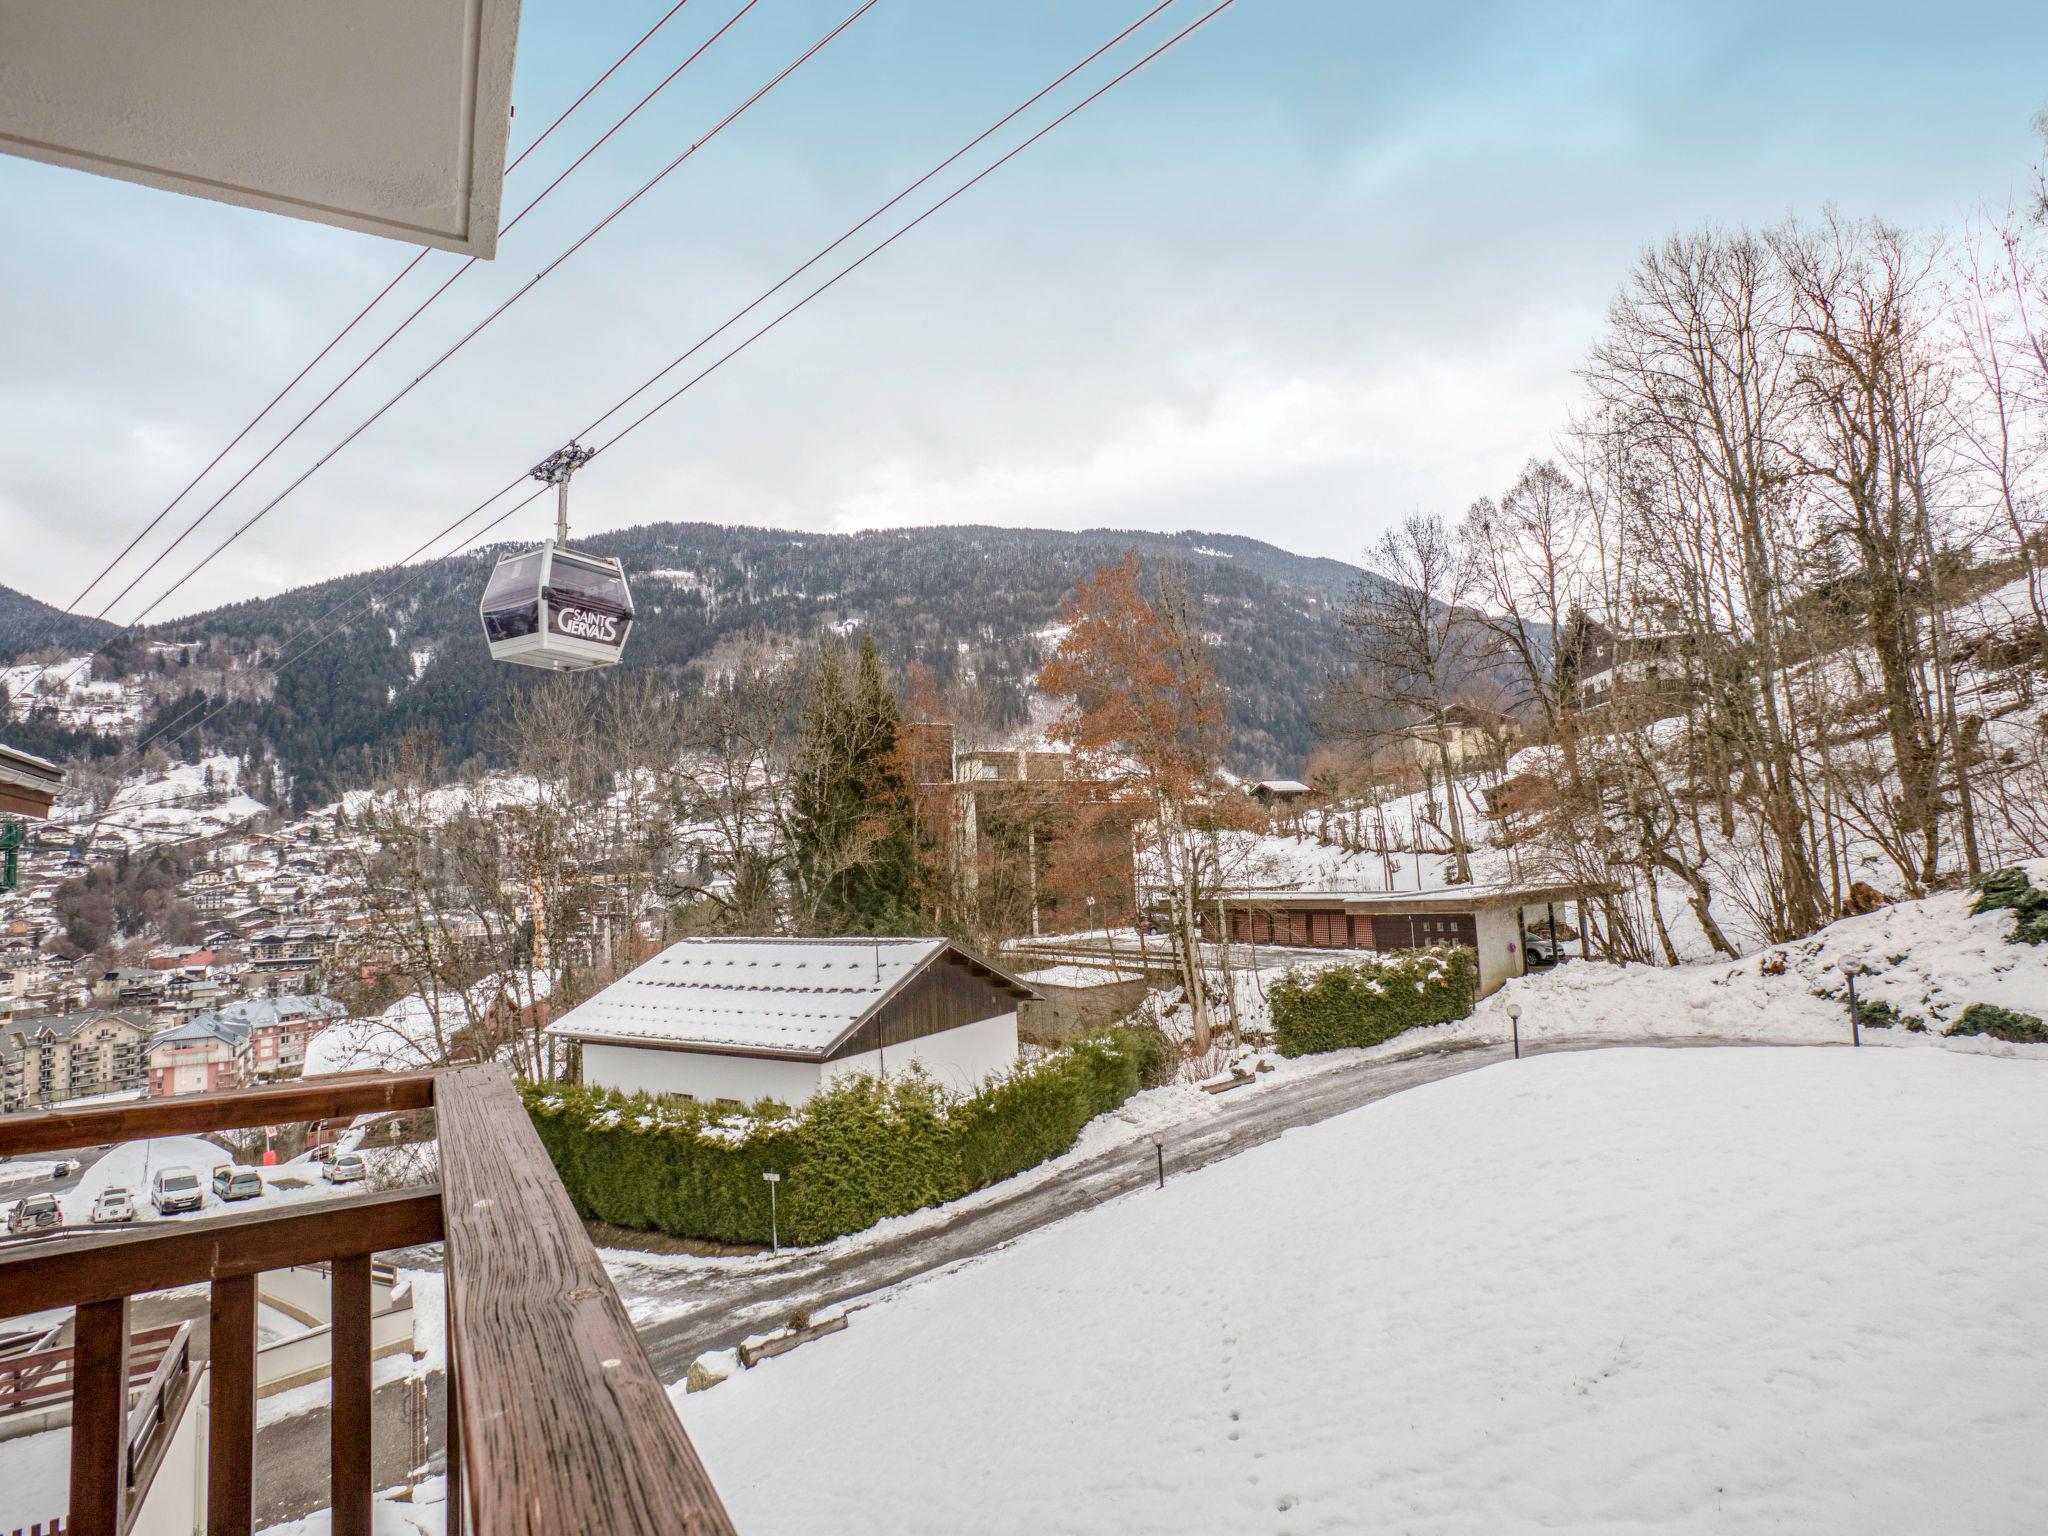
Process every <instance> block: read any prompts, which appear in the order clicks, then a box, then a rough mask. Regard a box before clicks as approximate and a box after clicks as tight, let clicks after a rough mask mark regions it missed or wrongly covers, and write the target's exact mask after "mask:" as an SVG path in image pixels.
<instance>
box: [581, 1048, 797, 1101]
mask: <svg viewBox="0 0 2048 1536" xmlns="http://www.w3.org/2000/svg"><path fill="white" fill-rule="evenodd" d="M818 1068H819V1064H818V1063H817V1062H814V1061H778V1060H776V1059H774V1058H772V1057H765V1056H718V1055H713V1054H712V1053H711V1052H709V1051H664V1050H656V1049H654V1048H652V1047H649V1046H638V1045H600V1044H598V1043H596V1042H595V1041H585V1042H584V1045H583V1081H584V1082H586V1083H588V1084H590V1086H591V1087H593V1088H617V1089H621V1090H622V1091H624V1092H626V1093H682V1094H688V1095H689V1096H690V1097H691V1098H694V1099H704V1100H706V1101H709V1100H712V1099H733V1100H736V1101H737V1102H739V1103H741V1104H752V1103H754V1102H755V1101H756V1100H759V1099H779V1100H781V1101H782V1102H783V1103H784V1104H792V1105H794V1104H801V1103H803V1102H804V1101H805V1100H806V1099H808V1098H809V1097H810V1096H811V1095H812V1094H814V1093H816V1092H817V1091H818V1082H819V1071H818Z"/></svg>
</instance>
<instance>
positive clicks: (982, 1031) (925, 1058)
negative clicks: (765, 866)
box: [825, 1013, 1017, 1093]
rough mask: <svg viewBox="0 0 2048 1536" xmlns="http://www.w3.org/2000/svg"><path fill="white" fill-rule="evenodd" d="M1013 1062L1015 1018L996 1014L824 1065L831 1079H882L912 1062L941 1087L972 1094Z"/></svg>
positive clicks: (1015, 1055)
mask: <svg viewBox="0 0 2048 1536" xmlns="http://www.w3.org/2000/svg"><path fill="white" fill-rule="evenodd" d="M1016 1059H1017V1015H1016V1014H1014V1013H1005V1014H1001V1015H999V1016H998V1017H996V1018H993V1019H982V1020H980V1021H978V1022H977V1023H973V1024H962V1025H961V1026H960V1027H959V1028H958V1029H945V1030H941V1031H939V1033H937V1034H936V1035H926V1036H924V1037H923V1038H922V1039H918V1040H909V1041H906V1042H904V1043H903V1044H902V1045H892V1046H889V1047H888V1048H887V1049H885V1050H880V1051H869V1052H866V1053H865V1054H863V1055H860V1056H848V1057H847V1058H845V1059H844V1060H843V1061H832V1062H827V1063H826V1064H825V1069H826V1071H827V1073H828V1074H829V1075H830V1076H831V1077H835V1078H837V1077H852V1076H855V1075H856V1074H858V1073H862V1072H865V1073H868V1074H870V1075H872V1076H875V1077H881V1076H883V1075H884V1074H885V1073H889V1072H901V1071H903V1070H905V1069H906V1068H907V1067H909V1065H910V1064H911V1063H912V1062H913V1061H914V1062H916V1063H917V1064H918V1065H920V1066H922V1067H923V1068H924V1069H925V1071H927V1072H929V1073H930V1074H931V1075H932V1077H933V1078H934V1079H936V1080H937V1081H938V1083H939V1084H940V1085H941V1086H942V1087H946V1088H951V1089H952V1090H953V1091H954V1092H956V1093H972V1092H973V1091H974V1090H975V1089H976V1088H978V1087H980V1086H981V1082H982V1079H983V1078H985V1077H987V1076H988V1075H989V1074H990V1073H992V1072H1001V1071H1003V1070H1004V1069H1005V1068H1007V1067H1009V1066H1010V1065H1011V1064H1012V1063H1014V1062H1015V1061H1016Z"/></svg>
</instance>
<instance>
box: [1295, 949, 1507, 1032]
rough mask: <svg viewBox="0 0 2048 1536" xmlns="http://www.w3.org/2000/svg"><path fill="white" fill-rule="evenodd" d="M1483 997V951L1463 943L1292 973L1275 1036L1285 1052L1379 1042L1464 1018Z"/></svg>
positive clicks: (1406, 951) (1405, 951)
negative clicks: (1480, 955)
mask: <svg viewBox="0 0 2048 1536" xmlns="http://www.w3.org/2000/svg"><path fill="white" fill-rule="evenodd" d="M1478 995H1479V957H1478V956H1477V955H1475V954H1474V953H1473V952H1472V951H1471V950H1470V949H1467V948H1464V947H1463V946H1450V945H1439V946H1437V947H1435V948H1431V949H1415V950H1404V951H1402V952H1400V953H1398V954H1390V955H1386V956H1381V957H1376V958H1374V959H1370V960H1361V961H1358V962H1357V963H1356V964H1352V965H1333V966H1329V967H1327V968H1325V969H1322V970H1318V971H1310V972H1302V971H1289V972H1288V973H1287V974H1286V975H1285V976H1283V977H1281V978H1280V980H1279V981H1278V982H1276V983H1275V984H1274V987H1273V991H1272V994H1271V997H1270V1002H1271V1005H1272V1010H1273V1034H1274V1038H1275V1041H1276V1043H1277V1044H1278V1045H1279V1048H1280V1054H1281V1055H1283V1056H1307V1055H1312V1054H1314V1053H1315V1052H1318V1051H1341V1050H1343V1049H1345V1048H1346V1047H1349V1046H1360V1045H1378V1044H1379V1043H1380V1042H1381V1041H1384V1040H1391V1039H1393V1038H1394V1036H1396V1035H1398V1034H1401V1033H1402V1032H1403V1031H1405V1030H1410V1029H1415V1028H1418V1027H1420V1026H1421V1025H1424V1024H1445V1023H1448V1022H1449V1021H1450V1020H1452V1019H1462V1018H1464V1017H1465V1015H1467V1014H1468V1013H1470V1012H1471V1011H1472V1006H1473V1004H1474V1003H1475V1002H1476V1001H1477V1000H1478Z"/></svg>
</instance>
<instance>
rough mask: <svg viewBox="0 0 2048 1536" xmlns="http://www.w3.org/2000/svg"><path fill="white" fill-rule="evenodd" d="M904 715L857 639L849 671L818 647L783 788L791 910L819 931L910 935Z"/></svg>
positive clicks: (911, 866) (867, 646) (911, 853)
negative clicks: (787, 813)
mask: <svg viewBox="0 0 2048 1536" xmlns="http://www.w3.org/2000/svg"><path fill="white" fill-rule="evenodd" d="M902 734H903V715H902V711H901V709H900V708H898V706H897V703H896V698H895V695H894V694H892V693H891V692H890V691H889V685H888V681H887V679H886V678H884V676H883V675H882V663H881V658H880V657H879V656H878V655H877V654H876V652H875V646H874V641H873V640H872V639H871V638H864V639H863V640H862V643H861V652H860V660H859V663H858V664H857V665H856V667H855V668H854V672H853V676H852V677H851V678H849V677H848V676H847V669H846V666H845V664H844V663H843V662H842V661H841V660H840V658H839V657H838V655H837V654H836V653H834V652H833V651H831V650H829V649H828V650H825V651H821V652H820V653H819V656H818V661H817V665H816V668H815V670H814V672H813V676H812V683H811V697H810V701H809V703H808V704H807V705H806V707H805V709H804V713H803V719H802V722H801V724H800V726H799V730H798V740H797V752H796V761H795V764H794V765H793V771H792V773H791V786H790V845H791V849H792V854H793V859H792V881H791V883H792V887H793V892H792V894H793V896H794V898H795V900H794V906H795V916H796V921H797V924H798V926H799V927H802V928H804V929H807V930H809V931H812V932H819V933H864V934H892V933H913V932H916V931H917V929H918V927H919V926H920V923H919V914H918V909H917V900H916V893H915V888H916V879H917V849H916V843H915V840H914V837H913V835H912V821H911V796H910V774H909V771H908V767H907V764H906V763H905V761H904V757H903V750H902Z"/></svg>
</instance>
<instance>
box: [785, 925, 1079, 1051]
mask: <svg viewBox="0 0 2048 1536" xmlns="http://www.w3.org/2000/svg"><path fill="white" fill-rule="evenodd" d="M1038 995H1039V994H1038V993H1036V992H1034V991H1033V990H1032V989H1031V988H1030V987H1027V986H1026V985H1025V984H1024V983H1023V982H1021V981H1019V980H1018V979H1017V978H1016V977H1014V976H1012V975H1010V974H1009V973H1008V972H1007V971H1001V970H998V969H997V968H996V967H994V966H992V965H989V964H988V963H986V962H985V961H982V960H978V959H976V958H975V957H974V956H973V955H970V954H968V953H967V951H965V950H963V949H961V948H960V947H959V946H957V945H954V944H948V945H946V946H945V947H944V948H942V949H941V950H939V951H938V953H937V954H935V955H933V956H932V958H931V959H930V960H929V961H928V962H927V963H926V964H924V965H923V966H921V967H920V968H918V969H917V970H915V971H913V972H911V973H910V974H909V975H908V976H906V977H904V978H903V980H902V981H901V982H899V983H898V984H897V985H896V986H895V987H894V988H893V989H892V990H891V991H890V992H889V993H888V995H887V996H885V997H883V998H882V999H881V1001H879V1002H878V1003H876V1004H875V1005H874V1006H873V1007H871V1008H870V1009H868V1011H867V1012H866V1013H865V1014H863V1015H862V1016H861V1017H860V1019H859V1020H858V1021H857V1022H856V1023H855V1024H854V1026H853V1028H852V1029H850V1030H848V1031H847V1033H846V1034H844V1035H842V1036H840V1038H839V1039H838V1040H836V1041H834V1042H833V1043H832V1045H831V1046H829V1047H828V1048H827V1049H826V1051H825V1055H824V1059H825V1060H826V1061H840V1060H843V1059H844V1058H846V1057H848V1056H863V1055H866V1054H867V1053H868V1052H870V1051H877V1050H880V1051H886V1050H888V1048H889V1047H890V1046H892V1045H905V1044H908V1043H909V1042H910V1041H912V1040H922V1039H924V1038H925V1037H927V1036H929V1035H936V1034H942V1033H944V1032H945V1031H946V1030H949V1029H959V1028H961V1027H962V1026H964V1025H968V1024H979V1023H981V1022H982V1021H983V1020H985V1019H995V1018H1000V1017H1002V1016H1003V1015H1004V1014H1006V1013H1015V1012H1016V1011H1017V1004H1018V1003H1020V1002H1029V1001H1031V1000H1033V999H1035V998H1036V997H1038Z"/></svg>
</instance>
